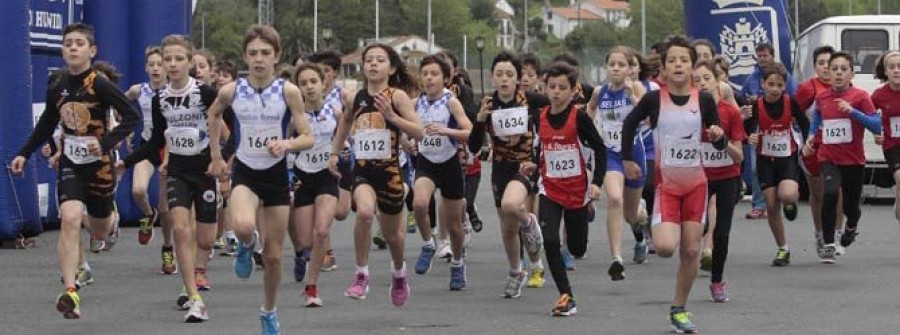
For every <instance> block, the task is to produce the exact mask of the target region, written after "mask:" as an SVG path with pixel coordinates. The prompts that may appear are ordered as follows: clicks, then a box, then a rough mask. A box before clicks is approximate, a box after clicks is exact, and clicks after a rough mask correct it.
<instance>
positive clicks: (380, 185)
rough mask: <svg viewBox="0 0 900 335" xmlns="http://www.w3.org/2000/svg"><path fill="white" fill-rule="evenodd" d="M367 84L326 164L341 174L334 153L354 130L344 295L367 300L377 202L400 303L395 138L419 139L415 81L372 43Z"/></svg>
mask: <svg viewBox="0 0 900 335" xmlns="http://www.w3.org/2000/svg"><path fill="white" fill-rule="evenodd" d="M362 56H363V63H364V64H365V71H364V72H363V73H364V75H365V77H366V86H365V87H366V88H365V89H362V90H360V91H359V92H358V93H357V94H356V98H355V99H354V102H353V106H351V107H350V110H349V112H347V113H344V115H343V116H342V120H341V123H340V126H339V127H338V130H337V133H336V134H335V138H334V145H333V147H332V150H331V152H332V153H331V157H330V158H329V160H328V168H329V170H331V171H332V173H333V174H335V175H340V173H339V172H338V168H337V163H338V157H337V153H338V152H340V151H341V150H342V149H343V145H344V140H346V138H347V135H348V134H349V133H350V131H351V130H353V134H354V135H353V141H354V145H353V150H354V152H355V154H356V163H355V166H354V169H353V173H354V174H355V177H356V180H355V181H354V188H353V198H354V200H355V202H356V229H355V234H362V235H364V236H356V237H355V240H356V241H357V242H360V241H364V242H363V243H357V244H356V274H355V276H354V279H353V281H352V282H351V283H350V286H349V287H348V288H347V290H346V291H345V292H344V295H346V296H348V297H350V298H353V299H365V296H366V292H367V291H368V288H369V281H370V276H369V268H368V258H369V243H368V241H369V240H370V239H371V225H372V221H373V220H374V219H375V213H376V207H375V206H376V205H377V206H378V207H377V208H378V213H379V218H378V223H380V224H381V231H382V232H383V233H384V237H385V239H386V240H387V244H388V248H389V249H390V250H391V259H392V260H393V268H392V269H393V280H392V281H391V301H392V302H393V303H394V305H395V306H402V305H404V304H405V303H406V299H407V298H408V297H409V284H408V275H407V269H406V262H405V261H404V259H403V246H404V238H405V235H406V233H405V232H404V231H403V229H402V228H403V227H402V226H401V216H400V214H401V213H402V211H403V180H402V178H401V176H400V160H399V159H400V158H399V156H400V155H399V151H398V147H399V141H400V136H401V133H405V134H406V135H407V136H409V137H410V138H413V139H416V140H421V139H422V137H423V134H424V131H423V130H422V126H421V125H420V123H419V117H418V115H416V112H415V110H414V109H413V105H412V101H411V100H410V98H409V95H408V93H407V92H411V91H412V89H413V81H412V78H411V77H410V76H409V74H408V73H407V72H406V65H405V64H404V63H403V61H402V60H401V59H400V55H398V54H397V52H396V51H395V50H394V49H393V48H391V47H390V46H387V45H384V44H377V43H376V44H372V45H369V46H368V47H366V49H365V50H364V51H363V54H362Z"/></svg>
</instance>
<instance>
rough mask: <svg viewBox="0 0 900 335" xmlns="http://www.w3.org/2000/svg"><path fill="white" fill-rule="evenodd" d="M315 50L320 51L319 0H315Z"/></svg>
mask: <svg viewBox="0 0 900 335" xmlns="http://www.w3.org/2000/svg"><path fill="white" fill-rule="evenodd" d="M326 47H327V46H326ZM313 52H319V0H313Z"/></svg>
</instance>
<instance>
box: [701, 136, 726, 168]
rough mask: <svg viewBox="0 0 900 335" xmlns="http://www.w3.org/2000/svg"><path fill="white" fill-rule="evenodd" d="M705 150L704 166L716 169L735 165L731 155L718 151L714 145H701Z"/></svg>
mask: <svg viewBox="0 0 900 335" xmlns="http://www.w3.org/2000/svg"><path fill="white" fill-rule="evenodd" d="M700 145H701V146H702V148H703V166H706V167H711V168H716V167H725V166H732V165H734V161H733V160H732V159H731V155H729V154H728V152H727V151H725V150H716V148H715V147H713V145H712V143H709V142H704V143H701V144H700Z"/></svg>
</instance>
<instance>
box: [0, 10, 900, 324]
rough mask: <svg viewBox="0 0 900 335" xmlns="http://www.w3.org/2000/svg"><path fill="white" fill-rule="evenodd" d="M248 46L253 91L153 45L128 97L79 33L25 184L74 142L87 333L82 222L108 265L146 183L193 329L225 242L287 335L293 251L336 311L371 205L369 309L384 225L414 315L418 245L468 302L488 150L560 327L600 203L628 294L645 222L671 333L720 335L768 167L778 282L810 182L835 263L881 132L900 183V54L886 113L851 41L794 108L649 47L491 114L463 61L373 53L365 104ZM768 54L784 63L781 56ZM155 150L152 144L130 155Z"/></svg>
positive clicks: (511, 92)
mask: <svg viewBox="0 0 900 335" xmlns="http://www.w3.org/2000/svg"><path fill="white" fill-rule="evenodd" d="M241 45H242V55H243V61H244V63H245V64H246V65H247V69H248V72H249V74H248V75H247V76H246V77H244V78H239V77H238V75H237V72H236V66H235V65H234V63H233V62H230V61H219V62H216V61H215V57H214V55H213V54H211V53H209V52H208V51H205V50H195V49H194V47H193V45H192V43H191V42H190V41H189V39H188V38H187V37H185V36H181V35H170V36H167V37H165V38H164V39H163V40H162V41H161V42H160V45H159V46H153V47H149V48H148V49H147V50H146V71H147V74H148V77H149V81H148V82H146V83H140V84H136V85H134V86H132V87H131V88H130V89H129V90H127V92H124V93H123V92H121V91H119V90H118V89H117V87H116V86H115V84H114V83H113V80H114V78H113V77H115V74H114V70H113V71H109V70H108V69H107V71H103V68H98V67H97V66H92V59H93V58H94V56H95V55H96V52H97V46H96V45H95V43H94V38H93V29H92V28H91V27H90V26H87V25H84V24H80V23H77V24H72V25H70V26H68V27H67V28H66V30H65V35H64V41H63V49H62V53H63V58H64V59H65V62H66V67H65V69H64V70H62V71H60V73H59V74H58V75H56V76H55V77H54V78H52V79H51V83H50V85H49V89H48V91H47V108H46V110H45V111H44V113H43V114H42V116H41V118H40V120H39V122H38V124H37V125H36V127H35V131H34V132H33V133H32V135H31V136H30V137H29V138H28V140H27V142H26V143H25V145H23V147H22V150H21V151H20V152H19V154H18V156H17V157H16V158H15V159H14V160H13V162H12V164H11V169H12V171H13V172H14V173H22V171H23V166H24V164H25V162H26V161H27V159H28V157H29V156H30V155H31V154H32V152H34V151H35V150H36V149H37V148H38V147H40V146H41V145H43V144H44V143H46V142H48V141H50V140H51V138H54V137H55V138H56V140H55V141H50V142H51V143H53V145H52V146H53V148H54V150H52V151H51V153H50V154H51V155H53V156H54V158H55V160H54V162H56V164H58V201H59V202H60V216H61V221H62V225H61V233H60V237H59V243H58V250H59V266H60V272H61V273H62V281H63V284H64V285H65V290H64V292H63V293H62V294H60V295H59V297H58V299H57V303H56V308H57V310H58V311H59V312H60V313H62V314H63V316H64V317H66V318H70V319H77V318H79V317H80V315H81V298H80V296H79V293H78V289H79V288H80V287H81V286H82V285H86V284H89V283H90V282H91V281H92V280H93V275H92V273H91V272H90V271H91V270H90V266H89V265H88V263H87V262H86V261H85V259H84V255H83V249H84V248H83V247H81V246H80V240H81V239H80V236H79V234H80V231H81V228H82V227H83V226H84V227H87V228H88V229H87V231H89V232H90V240H91V250H92V251H100V250H102V249H104V248H106V249H108V248H110V247H111V246H112V245H113V244H114V243H115V242H116V238H117V237H118V232H117V221H118V219H117V215H116V214H115V213H114V201H113V199H114V194H115V188H116V184H117V180H118V179H119V178H121V176H122V174H123V173H124V172H125V171H126V170H127V169H132V184H133V187H132V193H133V195H134V200H135V202H136V204H137V205H138V208H140V210H141V212H142V214H143V217H142V218H141V219H140V220H139V222H140V227H139V230H138V241H139V243H140V244H142V245H146V244H149V243H150V240H151V238H152V237H153V235H154V234H153V227H154V226H157V225H159V226H162V234H163V239H164V241H163V247H162V250H161V261H162V265H161V269H160V270H161V272H162V273H164V274H169V275H171V274H175V273H179V274H180V275H181V279H182V289H181V290H180V291H179V292H178V295H177V299H176V303H177V306H178V307H180V308H181V309H183V310H184V311H186V314H185V316H184V320H185V322H203V321H207V320H208V319H209V314H208V312H207V306H206V304H205V302H204V299H203V297H202V295H201V292H203V291H207V290H209V289H210V288H211V287H212V283H211V281H210V275H209V273H208V272H207V264H208V262H209V260H210V258H212V256H213V249H215V248H222V249H223V255H233V256H234V274H235V275H236V276H237V277H238V278H241V279H248V278H250V277H251V276H252V274H253V272H254V268H255V266H254V262H256V263H257V266H259V267H262V269H263V271H264V275H263V276H264V285H263V288H264V299H263V304H262V306H261V308H260V312H259V315H260V320H261V330H262V333H263V334H278V333H280V325H279V322H278V316H277V297H278V287H279V283H280V280H281V277H282V273H281V260H282V254H283V249H284V247H283V243H284V237H285V235H287V236H289V237H290V239H291V241H292V244H293V249H294V251H295V259H294V279H295V280H296V281H298V282H302V281H305V282H306V285H305V288H304V291H303V292H304V293H303V295H304V297H305V303H304V305H305V306H307V307H322V306H323V300H322V298H321V297H320V296H319V289H318V285H319V275H320V273H321V271H331V270H334V269H335V268H336V261H335V258H334V252H333V247H332V242H331V236H330V232H331V224H332V222H333V221H334V220H343V219H345V218H347V217H348V213H349V212H350V211H351V208H352V211H354V212H355V220H356V221H355V225H354V228H353V241H354V243H353V245H354V249H355V271H354V274H353V277H352V278H351V280H350V285H349V286H348V287H347V289H346V290H345V292H344V295H345V296H347V297H349V298H352V299H365V298H366V294H367V292H368V291H369V287H370V284H371V278H372V277H371V276H370V273H369V252H370V244H369V243H370V241H371V240H372V239H373V231H372V225H373V223H375V222H376V221H377V223H378V225H379V227H380V228H379V229H378V233H377V234H376V237H377V238H376V239H379V240H380V241H382V243H383V244H384V246H385V247H386V248H387V249H389V252H390V257H391V265H390V270H391V273H392V276H391V283H390V297H391V302H392V303H393V304H394V305H395V306H403V305H404V304H405V303H406V302H407V300H408V299H409V297H410V282H411V278H410V274H409V270H408V268H407V263H406V255H405V254H404V250H405V246H406V234H407V230H408V229H409V230H410V232H415V231H416V230H418V231H419V233H420V235H421V237H422V246H421V251H420V254H419V255H418V257H417V258H416V262H415V264H414V266H413V268H414V271H415V273H416V274H419V275H422V274H426V273H428V272H429V271H431V270H432V264H433V262H434V257H435V256H438V257H444V256H446V257H449V258H450V271H449V275H450V279H449V289H450V290H453V291H458V290H465V289H467V287H468V279H467V276H466V273H467V265H466V254H467V251H466V247H467V246H468V243H469V242H470V240H469V238H467V237H470V234H472V233H473V232H478V231H481V229H482V222H481V217H484V216H485V213H483V212H481V213H479V212H478V211H477V209H476V207H475V201H474V199H475V191H476V190H477V187H478V183H479V180H480V175H481V166H480V162H479V161H480V160H481V159H480V157H479V156H481V153H482V151H483V150H484V148H486V147H489V151H490V154H489V156H490V157H491V164H490V175H491V186H492V191H493V198H494V205H495V208H496V214H497V217H498V219H499V220H498V221H499V222H500V231H501V236H502V243H503V249H504V251H505V255H506V260H507V262H508V266H509V268H508V277H507V280H506V282H505V287H504V288H503V292H502V293H503V296H504V297H505V298H519V297H521V295H522V292H523V288H524V287H526V286H527V287H533V288H539V287H542V286H543V285H544V266H543V263H542V261H541V254H542V253H543V254H544V255H545V256H546V261H547V263H548V266H549V270H550V274H551V276H552V277H553V280H554V282H555V284H556V287H557V289H558V291H559V299H558V300H557V301H556V302H555V303H554V304H553V307H552V309H551V314H552V315H554V316H570V315H574V314H576V313H577V312H578V306H577V304H576V301H575V294H574V291H573V288H572V286H573V285H572V284H571V282H570V281H569V278H568V273H567V271H571V270H574V269H575V263H574V262H575V260H574V259H580V258H583V257H584V256H585V254H586V253H587V249H588V227H589V223H590V222H591V221H593V219H594V213H595V211H596V209H595V205H594V202H595V201H597V200H599V199H600V198H601V197H602V196H603V195H604V194H605V197H606V216H605V217H606V225H607V233H608V238H609V244H610V254H611V260H610V265H609V269H608V274H609V276H610V278H611V279H612V280H613V281H619V280H624V279H625V265H626V262H625V261H624V260H623V252H622V246H621V244H622V234H623V228H624V227H625V225H624V224H625V223H627V224H628V225H629V226H630V227H631V228H632V229H631V231H632V233H633V234H634V237H635V241H636V243H635V247H634V255H633V263H634V264H642V263H644V262H645V261H646V260H647V254H648V253H656V254H657V255H658V256H660V257H671V256H673V255H675V254H676V252H677V254H678V256H679V267H678V271H677V275H676V280H675V295H674V299H673V301H672V304H671V308H670V311H669V319H670V323H671V326H672V327H673V328H674V329H675V330H676V331H677V332H679V333H695V332H697V327H696V326H695V325H694V323H693V322H692V320H691V314H690V313H688V312H687V309H686V303H687V299H688V295H689V293H690V290H691V287H692V285H693V282H694V280H695V278H696V276H697V273H698V271H699V270H700V268H701V266H700V264H701V258H704V259H706V258H708V260H707V261H705V262H702V263H705V264H704V266H703V268H704V269H708V270H710V271H711V272H712V276H711V283H710V286H709V287H710V293H711V296H712V299H713V300H714V301H715V302H725V301H727V300H728V296H727V292H726V284H725V280H724V267H725V260H726V258H727V255H728V244H729V232H730V229H731V224H732V217H733V212H734V208H735V205H736V204H737V202H738V201H740V199H741V191H742V182H741V171H742V168H741V166H742V162H743V161H744V160H745V159H747V157H748V156H750V155H751V154H752V155H753V156H754V157H755V170H756V173H757V177H758V180H759V185H760V188H761V192H762V195H763V196H764V200H765V203H766V212H767V213H768V217H767V218H768V220H769V226H770V228H771V230H772V233H773V236H774V238H775V242H776V246H777V247H778V251H777V253H776V257H775V259H774V260H773V262H772V264H773V265H775V266H786V265H788V264H789V263H790V249H789V247H788V244H787V237H786V236H785V233H784V224H783V220H782V216H781V215H780V214H779V212H783V213H784V218H786V219H788V220H794V219H795V218H796V216H797V211H798V207H797V202H798V198H799V176H800V171H801V169H802V171H803V172H804V173H805V174H806V177H807V183H808V184H809V186H810V190H811V196H810V198H811V204H812V206H811V209H812V216H813V218H814V223H815V225H814V227H815V234H816V238H817V251H818V255H819V258H820V260H821V262H822V263H828V264H830V263H834V262H835V256H836V255H840V254H842V253H843V252H844V250H843V248H845V247H847V246H850V245H851V244H852V243H853V242H854V240H855V238H856V236H857V235H858V233H857V230H858V223H859V221H860V216H861V212H860V210H859V197H860V193H861V187H862V182H863V180H862V178H863V167H864V164H865V157H864V155H863V150H862V145H863V144H862V138H863V134H864V132H865V131H870V132H872V133H874V134H876V135H877V136H876V141H877V142H878V143H879V144H881V145H883V147H884V151H885V158H886V159H887V161H888V163H889V165H890V167H891V169H892V171H894V179H895V180H896V181H898V182H900V173H897V172H896V171H897V170H898V169H900V140H898V138H900V135H895V134H900V103H898V102H900V53H898V52H888V53H886V54H885V55H884V56H883V57H882V59H881V61H880V62H879V64H878V68H877V71H876V72H877V77H878V78H880V79H881V80H883V81H884V82H885V83H886V84H885V85H884V86H883V87H881V88H879V89H878V90H877V91H876V92H875V93H874V94H873V95H872V96H871V98H870V97H869V95H868V94H867V93H866V92H865V91H863V90H861V89H859V88H857V87H854V86H853V85H852V79H853V64H854V62H853V57H852V56H851V55H850V54H847V53H844V52H839V51H835V50H833V49H831V48H830V47H820V48H817V49H816V50H815V52H814V57H815V60H816V73H817V75H818V76H817V77H816V78H814V79H811V80H809V81H808V82H805V83H803V84H801V85H800V86H799V88H798V89H797V91H796V94H794V95H792V94H790V92H789V91H788V90H787V88H786V87H787V86H788V85H789V83H790V78H789V75H788V74H787V72H786V70H785V69H784V67H783V66H782V65H780V64H778V63H777V62H774V61H768V62H761V64H760V70H761V76H760V81H759V82H758V85H760V90H759V92H760V95H758V96H752V97H736V93H735V92H734V90H733V89H732V88H731V86H730V85H729V84H728V82H727V78H728V75H727V69H728V65H727V60H726V61H724V62H723V61H722V60H721V59H720V58H716V56H715V50H714V47H713V46H712V45H711V44H709V43H706V42H703V41H692V40H690V39H688V38H686V37H684V36H672V37H670V38H668V39H667V41H666V42H665V43H664V44H662V45H660V46H659V48H658V50H659V53H658V54H654V55H650V56H649V57H648V58H647V60H645V59H644V57H643V55H640V54H638V53H636V52H635V51H633V50H631V49H630V48H628V47H623V46H619V47H615V48H612V49H611V50H610V51H609V53H608V54H607V56H606V59H605V62H606V63H605V67H606V72H605V73H606V80H605V84H604V85H602V86H600V87H591V86H589V85H586V84H583V83H580V82H579V79H578V78H579V70H578V63H577V60H576V59H574V57H571V55H561V56H558V57H556V58H554V59H553V61H551V63H550V64H549V66H546V67H542V66H541V62H540V60H539V59H538V57H537V56H536V55H534V54H522V55H513V54H510V53H508V52H501V53H499V54H498V55H496V56H495V57H494V58H493V61H492V63H491V66H490V68H489V71H490V72H489V73H490V75H489V76H490V78H491V84H492V86H493V91H492V92H486V93H485V94H484V97H483V99H481V102H480V104H478V103H477V102H476V100H475V98H474V96H473V91H472V88H471V85H470V83H469V81H468V78H467V76H466V75H465V73H464V71H462V70H460V69H459V68H458V64H457V62H456V59H455V57H454V56H453V55H452V54H451V53H449V52H441V53H438V54H434V55H428V56H426V57H424V58H422V59H421V61H420V62H419V63H418V69H415V71H413V69H410V68H409V67H408V65H407V64H406V63H405V62H404V60H403V59H402V58H401V56H400V55H399V54H398V53H397V51H396V50H394V49H393V48H392V47H390V46H388V45H385V44H380V43H375V44H371V45H368V46H367V47H365V49H364V50H362V53H361V55H362V63H363V66H362V71H361V75H362V77H363V80H362V82H363V86H362V88H361V89H360V90H359V91H358V92H350V91H348V90H347V89H345V88H342V87H341V86H339V85H337V83H336V81H335V76H336V74H335V73H336V72H337V71H340V66H341V57H340V54H338V53H336V52H333V51H325V52H320V53H316V54H314V55H311V56H308V57H296V58H295V60H294V62H292V64H291V66H292V70H291V71H287V75H283V74H282V73H280V71H277V70H276V67H277V66H278V64H279V62H280V60H281V59H282V56H283V55H282V49H281V42H280V38H279V36H278V33H277V31H275V30H274V29H273V28H272V27H269V26H263V25H254V26H252V27H250V28H249V29H248V30H247V32H246V34H245V35H244V38H243V41H242V44H241ZM757 51H758V52H759V51H766V52H770V53H771V51H770V50H766V48H765V46H763V47H762V48H757ZM723 63H724V66H723ZM98 64H99V62H98ZM413 72H415V73H417V74H418V75H417V76H414V75H413V74H412V73H413ZM723 72H725V73H723ZM736 98H738V99H736ZM737 101H746V102H747V103H745V104H744V105H743V106H738V105H737ZM133 103H134V104H133ZM134 106H137V107H138V108H135V107H134ZM876 110H880V111H881V115H880V116H879V115H877V114H876V113H875V111H876ZM110 111H114V112H113V113H110ZM111 121H115V122H111ZM54 129H57V135H56V136H54V135H53V133H54ZM882 129H883V132H882ZM132 132H135V134H136V136H135V137H136V139H135V141H136V142H139V145H136V148H134V149H133V150H130V152H129V154H128V155H125V156H124V157H116V155H115V152H116V148H117V146H118V144H119V143H120V142H123V141H125V140H126V138H127V137H128V136H129V135H130V134H131V133H132ZM745 141H747V142H749V143H750V144H751V146H750V148H752V149H751V150H753V152H752V153H750V152H746V148H747V146H745V145H744V142H745ZM129 149H131V148H129ZM155 171H158V172H159V173H160V176H161V177H160V178H159V189H160V190H164V191H165V192H160V199H159V205H158V206H157V207H155V208H154V207H153V206H151V204H150V201H149V199H148V196H147V194H148V192H147V189H148V184H149V182H150V179H151V176H153V174H154V172H155ZM746 186H747V188H750V185H746ZM438 190H439V191H440V194H439V197H437V199H436V197H435V194H437V193H438ZM898 195H900V191H898ZM838 204H841V205H840V206H839V205H838ZM405 207H406V208H407V210H408V211H409V212H410V213H411V214H410V215H411V216H410V217H409V220H408V222H409V223H410V224H409V225H407V224H405V223H406V222H404V219H406V218H407V217H404V216H403V211H404V208H405ZM895 209H896V212H897V217H898V220H900V207H895ZM844 217H845V218H846V224H845V228H843V230H841V229H840V223H841V221H842V220H843V218H844ZM435 223H437V226H435ZM438 227H439V228H438ZM704 236H707V238H705V239H704ZM836 242H837V243H836ZM704 244H705V245H704ZM95 245H96V247H95ZM444 249H446V250H444ZM80 250H81V251H82V252H81V254H79V251H80ZM706 250H708V251H706ZM707 255H708V256H707ZM526 259H527V261H526ZM173 296H174V295H173Z"/></svg>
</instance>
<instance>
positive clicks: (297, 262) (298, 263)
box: [294, 250, 309, 283]
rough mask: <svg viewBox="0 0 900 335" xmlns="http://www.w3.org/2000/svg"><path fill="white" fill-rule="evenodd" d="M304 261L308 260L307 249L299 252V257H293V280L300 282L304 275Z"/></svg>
mask: <svg viewBox="0 0 900 335" xmlns="http://www.w3.org/2000/svg"><path fill="white" fill-rule="evenodd" d="M306 262H309V251H307V250H304V251H301V252H300V257H294V281H296V282H298V283H299V282H302V281H303V278H305V277H306Z"/></svg>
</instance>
